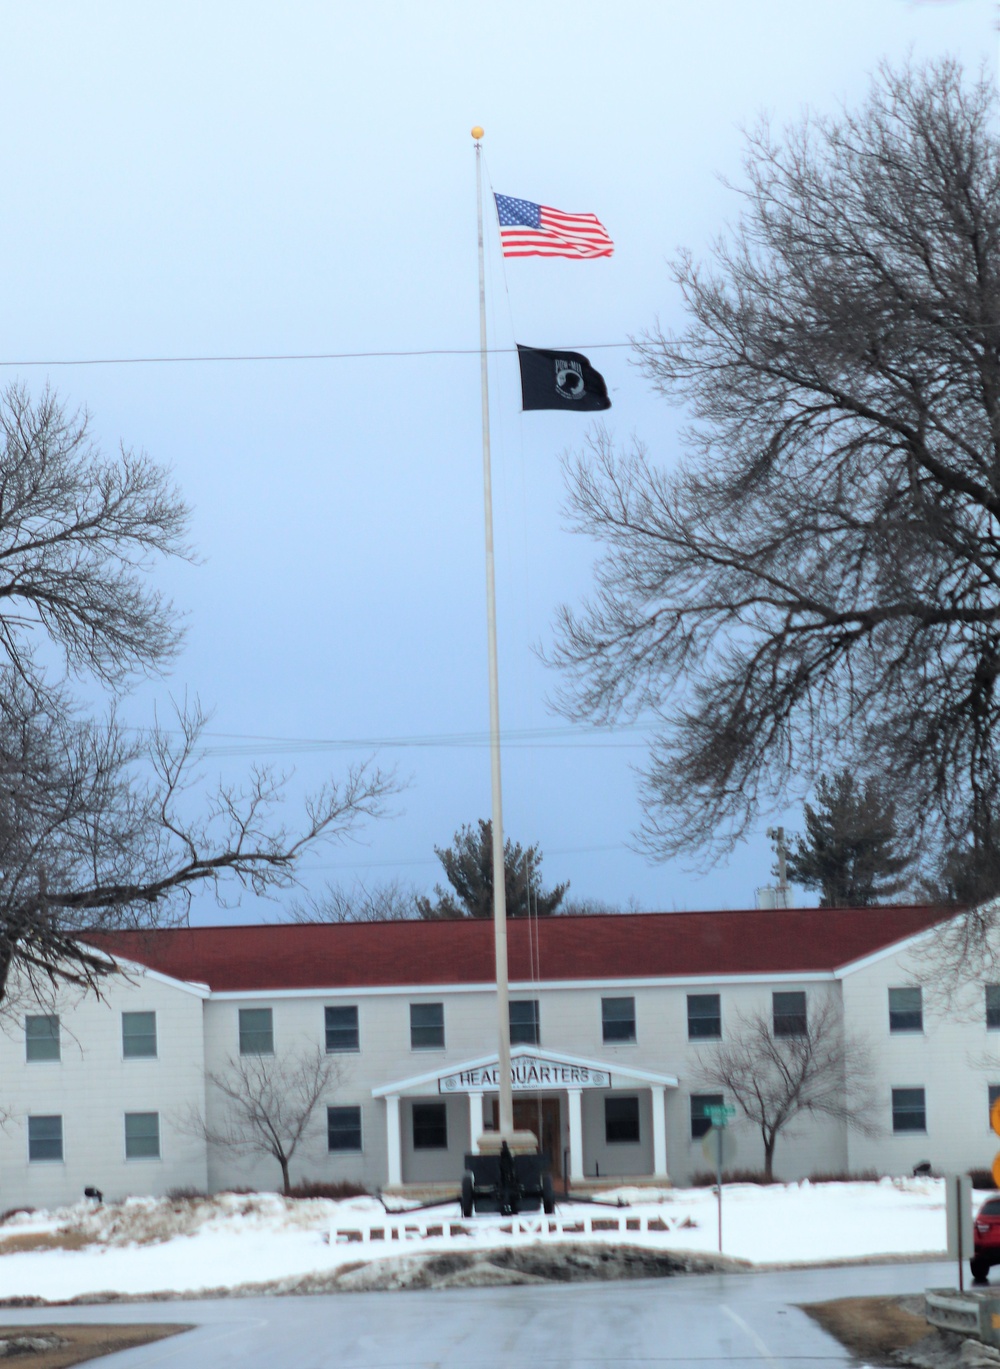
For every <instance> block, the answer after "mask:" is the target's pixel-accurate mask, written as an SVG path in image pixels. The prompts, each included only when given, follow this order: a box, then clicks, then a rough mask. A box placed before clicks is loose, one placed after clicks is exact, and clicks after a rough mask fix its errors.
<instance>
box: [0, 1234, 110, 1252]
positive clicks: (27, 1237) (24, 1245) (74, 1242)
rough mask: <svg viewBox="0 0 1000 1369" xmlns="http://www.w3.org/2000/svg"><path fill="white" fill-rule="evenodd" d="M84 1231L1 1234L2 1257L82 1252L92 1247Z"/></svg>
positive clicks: (0, 1249) (0, 1247) (0, 1250)
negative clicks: (31, 1253) (42, 1252)
mask: <svg viewBox="0 0 1000 1369" xmlns="http://www.w3.org/2000/svg"><path fill="white" fill-rule="evenodd" d="M92 1243H93V1242H92V1239H91V1237H89V1236H87V1235H85V1234H84V1232H82V1231H25V1232H23V1233H22V1234H21V1235H19V1236H17V1235H11V1236H5V1235H3V1234H0V1255H19V1254H20V1253H21V1252H22V1251H24V1250H82V1249H83V1248H84V1246H88V1245H91V1244H92Z"/></svg>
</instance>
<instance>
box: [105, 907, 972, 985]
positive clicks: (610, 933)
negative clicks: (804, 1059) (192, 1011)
mask: <svg viewBox="0 0 1000 1369" xmlns="http://www.w3.org/2000/svg"><path fill="white" fill-rule="evenodd" d="M946 916H948V914H947V913H946V912H944V911H943V910H942V909H940V908H897V907H889V908H838V909H829V908H821V909H817V908H805V909H779V910H777V911H761V910H755V911H748V912H717V913H618V914H613V915H607V916H597V917H550V918H542V919H541V920H540V921H537V922H532V923H531V926H530V931H531V933H532V936H533V938H534V936H535V935H537V946H536V949H535V956H534V964H535V966H536V968H535V970H534V972H533V971H532V958H531V957H530V956H529V925H528V923H527V922H525V921H522V920H520V919H518V920H516V921H515V920H512V921H510V922H509V923H508V925H507V939H508V961H509V966H510V977H511V979H512V980H521V981H531V980H536V979H537V980H560V979H598V980H599V979H608V980H621V979H645V978H666V977H675V976H689V975H691V976H693V975H707V976H722V975H742V974H802V973H806V972H809V971H817V970H818V971H823V970H834V969H837V968H838V967H839V966H842V965H847V964H849V963H850V962H851V961H853V960H858V959H860V958H861V957H862V956H866V955H870V954H871V953H872V952H874V951H879V950H882V949H883V948H885V947H887V946H891V945H892V944H893V943H894V942H897V941H901V940H903V939H904V938H906V937H908V936H912V935H913V934H914V933H916V932H921V931H923V930H924V929H925V928H927V927H930V926H932V925H933V924H934V923H935V922H939V921H940V920H941V919H942V918H944V917H946ZM87 939H88V941H91V942H92V943H94V944H96V945H98V946H101V947H103V948H104V949H106V950H108V951H111V952H112V953H114V954H116V955H118V956H121V957H122V958H124V959H129V960H133V961H138V962H139V963H140V964H142V965H147V966H149V967H150V968H151V969H154V970H159V971H160V972H161V973H163V974H166V975H170V976H172V977H173V978H175V979H184V980H193V981H196V982H199V983H203V984H208V985H209V986H210V987H211V988H212V989H213V990H216V991H218V992H225V991H226V990H230V991H232V990H244V991H250V992H253V991H256V990H260V991H266V990H273V989H319V988H323V989H335V988H336V989H340V988H345V989H347V988H377V987H380V986H383V985H384V986H387V987H392V986H396V985H419V984H428V985H430V984H485V983H490V982H492V980H493V978H494V969H493V925H492V923H491V922H489V921H486V922H481V921H459V922H381V923H341V924H335V925H330V924H323V923H310V924H298V923H279V924H275V923H265V924H256V925H253V926H243V927H191V928H187V927H181V928H170V929H166V928H164V929H159V930H153V931H138V932H119V933H114V934H110V933H108V934H100V935H98V934H94V935H92V936H90V937H88V938H87Z"/></svg>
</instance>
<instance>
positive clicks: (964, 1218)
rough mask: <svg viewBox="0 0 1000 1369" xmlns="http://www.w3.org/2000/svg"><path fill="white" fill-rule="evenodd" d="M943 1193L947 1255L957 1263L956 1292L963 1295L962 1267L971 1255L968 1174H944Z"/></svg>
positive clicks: (970, 1181) (963, 1278) (970, 1201)
mask: <svg viewBox="0 0 1000 1369" xmlns="http://www.w3.org/2000/svg"><path fill="white" fill-rule="evenodd" d="M944 1193H945V1205H944V1206H945V1221H946V1223H947V1230H948V1254H949V1255H950V1256H951V1257H952V1258H953V1259H956V1260H957V1261H958V1291H959V1292H960V1293H964V1292H965V1275H964V1270H963V1268H962V1266H963V1264H964V1262H965V1261H966V1260H967V1259H969V1257H970V1256H971V1255H972V1180H971V1179H970V1178H969V1176H968V1174H946V1175H945V1180H944Z"/></svg>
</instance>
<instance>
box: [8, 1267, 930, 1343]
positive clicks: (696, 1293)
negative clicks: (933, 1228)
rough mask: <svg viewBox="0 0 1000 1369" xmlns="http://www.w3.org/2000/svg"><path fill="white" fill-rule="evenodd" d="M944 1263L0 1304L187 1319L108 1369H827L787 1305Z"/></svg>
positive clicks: (898, 1280) (883, 1287)
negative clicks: (177, 1331)
mask: <svg viewBox="0 0 1000 1369" xmlns="http://www.w3.org/2000/svg"><path fill="white" fill-rule="evenodd" d="M955 1277H956V1270H955V1266H954V1265H953V1264H948V1265H945V1264H903V1265H865V1266H854V1267H850V1268H839V1269H821V1270H791V1271H787V1272H782V1273H765V1274H709V1275H695V1276H688V1277H683V1278H676V1279H658V1280H637V1281H634V1282H629V1283H599V1284H595V1283H590V1284H566V1285H563V1286H561V1287H552V1286H545V1287H539V1286H529V1287H517V1288H482V1289H463V1290H453V1289H449V1290H441V1291H437V1292H434V1291H432V1292H407V1293H347V1294H339V1295H336V1296H333V1297H316V1298H267V1299H265V1298H255V1299H239V1300H237V1299H233V1300H230V1301H212V1302H184V1303H182V1302H176V1303H130V1304H127V1305H124V1306H122V1305H119V1306H102V1307H67V1308H53V1309H48V1310H41V1309H31V1310H29V1309H6V1308H5V1309H2V1310H0V1320H2V1321H3V1322H5V1323H13V1322H16V1323H20V1324H23V1325H25V1326H31V1325H37V1324H38V1323H40V1322H50V1323H51V1322H57V1321H66V1322H70V1321H75V1322H82V1321H86V1322H100V1321H105V1322H108V1321H114V1322H123V1321H126V1322H128V1321H131V1322H141V1321H176V1322H193V1323H195V1324H196V1329H195V1330H194V1331H190V1332H187V1333H186V1334H183V1335H180V1336H177V1337H174V1338H172V1339H171V1340H168V1341H161V1342H160V1343H159V1344H155V1345H148V1346H143V1347H141V1348H140V1349H137V1350H126V1351H123V1352H121V1353H120V1354H117V1355H113V1356H109V1357H108V1358H106V1359H104V1360H102V1361H100V1363H101V1364H102V1365H107V1366H108V1369H140V1366H143V1369H145V1366H152V1365H157V1366H161V1367H162V1369H229V1366H233V1367H234V1369H235V1366H239V1367H240V1369H286V1366H287V1369H438V1367H439V1366H449V1369H450V1367H452V1366H454V1367H455V1369H457V1367H458V1366H463V1369H486V1367H487V1366H489V1369H514V1366H517V1369H527V1366H534V1365H541V1366H545V1369H574V1367H575V1366H581V1369H584V1367H585V1369H596V1367H597V1366H603V1365H608V1366H611V1365H613V1366H616V1369H618V1367H620V1369H640V1367H641V1369H656V1366H660V1365H663V1366H668V1365H669V1366H671V1369H689V1367H690V1369H707V1367H708V1366H712V1365H719V1366H732V1367H733V1369H743V1367H744V1366H745V1367H746V1369H775V1366H779V1365H780V1366H782V1369H825V1366H830V1367H831V1369H835V1366H838V1365H847V1364H850V1363H851V1358H850V1356H849V1355H848V1354H847V1352H846V1351H844V1350H843V1349H842V1348H841V1346H840V1345H839V1344H838V1343H837V1342H836V1341H834V1340H832V1339H831V1338H830V1337H829V1336H827V1335H826V1334H825V1332H823V1331H821V1330H820V1329H819V1327H818V1326H816V1324H815V1323H814V1322H812V1321H811V1320H810V1319H809V1318H808V1317H807V1316H806V1315H805V1313H803V1312H800V1311H799V1310H798V1308H797V1307H796V1306H795V1304H796V1303H800V1302H820V1301H823V1300H825V1299H828V1298H837V1297H850V1296H853V1295H859V1294H866V1295H870V1294H880V1293H886V1294H891V1293H906V1292H917V1291H921V1290H923V1289H924V1288H925V1287H929V1286H945V1285H949V1284H954V1282H955Z"/></svg>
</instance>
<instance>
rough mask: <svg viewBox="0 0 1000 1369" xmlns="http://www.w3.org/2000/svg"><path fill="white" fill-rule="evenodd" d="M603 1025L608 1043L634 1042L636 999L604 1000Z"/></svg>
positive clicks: (602, 1000)
mask: <svg viewBox="0 0 1000 1369" xmlns="http://www.w3.org/2000/svg"><path fill="white" fill-rule="evenodd" d="M601 1025H602V1027H603V1029H604V1040H605V1041H606V1042H614V1041H634V1040H635V999H634V998H602V999H601Z"/></svg>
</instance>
